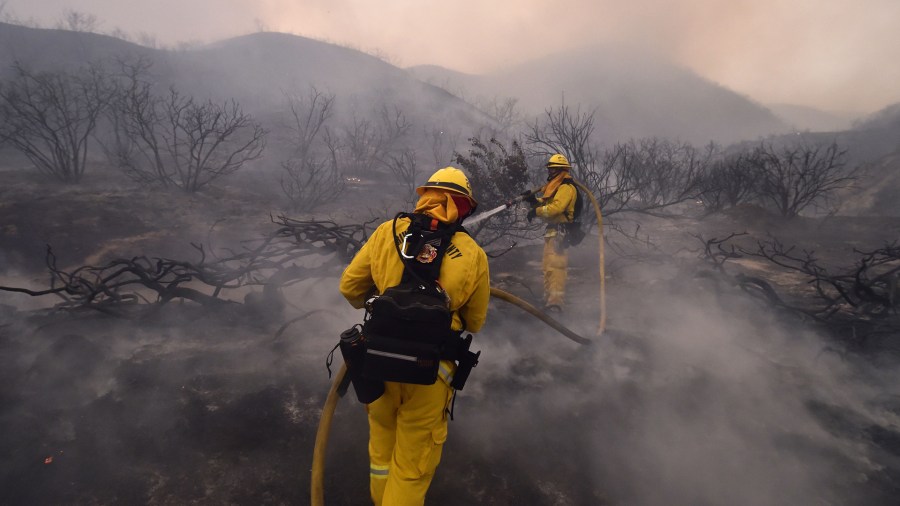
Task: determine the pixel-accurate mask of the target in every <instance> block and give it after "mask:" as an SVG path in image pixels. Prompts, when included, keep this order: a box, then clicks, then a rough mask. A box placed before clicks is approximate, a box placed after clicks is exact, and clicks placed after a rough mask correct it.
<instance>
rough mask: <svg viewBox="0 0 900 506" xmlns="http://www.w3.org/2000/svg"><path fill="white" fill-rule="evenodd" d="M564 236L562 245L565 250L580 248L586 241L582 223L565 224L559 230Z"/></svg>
mask: <svg viewBox="0 0 900 506" xmlns="http://www.w3.org/2000/svg"><path fill="white" fill-rule="evenodd" d="M559 230H560V232H561V233H562V234H563V239H562V245H563V247H564V248H571V247H572V246H578V245H579V244H581V241H583V240H584V236H585V233H584V230H582V229H581V223H578V222H573V223H563V224H561V226H560V228H559Z"/></svg>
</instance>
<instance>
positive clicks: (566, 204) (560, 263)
mask: <svg viewBox="0 0 900 506" xmlns="http://www.w3.org/2000/svg"><path fill="white" fill-rule="evenodd" d="M571 168H572V166H571V165H570V164H569V160H568V159H566V157H565V156H563V155H561V154H559V153H557V154H555V155H553V156H551V157H550V159H549V160H548V161H547V184H545V185H544V186H543V187H541V188H540V189H539V190H538V193H540V195H541V196H540V197H538V196H537V195H536V194H535V193H530V192H529V193H526V194H525V200H526V201H527V202H528V203H530V204H531V206H532V208H531V210H529V211H528V215H527V216H526V218H527V219H528V221H529V222H530V221H531V220H533V219H534V218H535V217H539V218H541V219H543V220H544V221H546V222H547V229H546V231H545V232H544V257H543V262H542V270H543V273H544V307H545V309H546V310H548V311H551V312H560V311H562V307H563V303H564V298H565V294H566V277H567V270H568V265H569V255H568V252H567V251H566V244H565V242H564V230H565V225H564V224H566V223H572V221H573V220H574V219H575V204H576V201H577V195H578V193H577V189H576V188H575V185H574V184H573V183H572V178H571V176H570V175H569V170H570V169H571Z"/></svg>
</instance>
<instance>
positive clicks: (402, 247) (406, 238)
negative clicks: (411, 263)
mask: <svg viewBox="0 0 900 506" xmlns="http://www.w3.org/2000/svg"><path fill="white" fill-rule="evenodd" d="M410 236H412V234H411V233H407V234H405V235H404V236H403V243H402V244H401V245H400V256H402V257H403V258H405V259H407V260H412V259H413V258H415V257H414V256H411V255H407V254H406V243H407V241H409V238H410Z"/></svg>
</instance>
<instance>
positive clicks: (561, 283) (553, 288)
mask: <svg viewBox="0 0 900 506" xmlns="http://www.w3.org/2000/svg"><path fill="white" fill-rule="evenodd" d="M561 242H562V236H560V235H557V234H554V235H552V236H545V237H544V260H543V263H542V266H541V267H542V269H543V271H544V303H545V304H546V305H548V306H559V307H562V306H563V299H564V298H565V295H566V276H567V272H566V271H567V269H568V267H569V253H568V251H566V249H565V248H563V247H562V244H561Z"/></svg>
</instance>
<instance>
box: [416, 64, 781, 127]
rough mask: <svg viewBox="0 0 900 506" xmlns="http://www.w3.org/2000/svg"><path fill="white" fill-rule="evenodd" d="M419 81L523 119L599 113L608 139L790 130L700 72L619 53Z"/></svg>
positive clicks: (423, 72)
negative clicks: (499, 102) (501, 104)
mask: <svg viewBox="0 0 900 506" xmlns="http://www.w3.org/2000/svg"><path fill="white" fill-rule="evenodd" d="M408 70H409V72H410V73H411V74H412V75H414V76H416V77H417V78H419V79H421V80H423V81H425V82H429V83H431V84H434V85H436V86H441V87H444V88H445V89H447V90H449V91H450V92H452V93H462V94H464V95H467V96H469V97H482V98H492V97H500V98H503V97H515V98H517V99H518V100H519V106H520V110H521V112H523V113H525V114H528V115H533V114H541V113H542V112H543V111H544V110H545V109H547V108H548V107H554V106H558V105H559V104H561V103H562V101H563V100H565V103H567V104H569V105H570V106H573V107H574V106H576V105H579V104H580V105H581V107H582V110H583V111H585V110H587V111H591V110H593V111H596V125H597V130H598V133H600V135H601V136H603V137H604V138H607V139H610V140H611V141H612V140H623V139H627V138H632V137H649V136H660V137H670V138H679V139H681V140H685V141H691V142H695V143H701V144H702V143H706V142H709V141H710V140H714V141H716V142H721V143H729V142H733V141H738V140H746V139H755V138H757V137H760V136H766V135H770V134H779V133H785V132H787V131H789V130H790V127H789V126H788V125H787V124H786V123H785V122H783V121H782V120H780V119H779V118H778V117H776V116H775V115H774V114H773V113H772V112H771V111H769V110H768V109H766V108H765V107H764V106H762V105H761V104H758V103H756V102H754V101H752V100H750V99H749V98H747V97H743V96H741V95H739V94H737V93H735V92H733V91H731V90H728V89H727V88H724V87H722V86H719V85H717V84H715V83H713V82H711V81H709V80H707V79H704V78H702V77H700V76H698V75H697V74H695V73H694V72H692V71H690V70H688V69H686V68H683V67H679V66H676V65H672V64H670V63H667V62H664V61H662V60H659V59H656V58H652V57H649V56H647V55H645V54H642V53H639V52H636V51H630V50H626V49H619V48H597V47H591V48H584V49H579V50H575V51H569V52H564V53H559V54H555V55H551V56H548V57H544V58H539V59H536V60H533V61H530V62H527V63H523V64H521V65H517V66H514V67H511V68H508V69H505V70H502V71H498V72H494V73H490V74H485V75H469V74H463V73H460V72H455V71H452V70H447V69H443V68H441V67H436V66H418V67H412V68H410V69H408Z"/></svg>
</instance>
